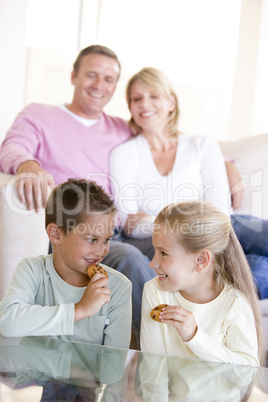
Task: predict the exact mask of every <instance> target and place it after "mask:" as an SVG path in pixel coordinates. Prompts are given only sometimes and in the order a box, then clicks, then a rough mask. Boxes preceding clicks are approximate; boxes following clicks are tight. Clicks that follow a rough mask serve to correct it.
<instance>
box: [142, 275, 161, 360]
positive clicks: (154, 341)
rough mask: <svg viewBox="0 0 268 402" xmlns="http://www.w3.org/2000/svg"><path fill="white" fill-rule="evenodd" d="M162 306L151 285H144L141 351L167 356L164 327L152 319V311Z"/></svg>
mask: <svg viewBox="0 0 268 402" xmlns="http://www.w3.org/2000/svg"><path fill="white" fill-rule="evenodd" d="M158 304H160V301H159V299H158V297H157V295H156V293H155V291H154V289H153V288H151V287H150V283H148V282H147V283H146V284H145V285H144V289H143V293H142V308H141V337H140V344H141V351H142V352H151V353H157V354H159V353H161V354H166V353H167V352H166V348H165V339H164V333H163V326H164V325H165V324H162V323H160V322H157V321H154V320H153V319H152V318H151V317H150V312H151V310H152V309H153V308H154V307H156V306H157V305H158Z"/></svg>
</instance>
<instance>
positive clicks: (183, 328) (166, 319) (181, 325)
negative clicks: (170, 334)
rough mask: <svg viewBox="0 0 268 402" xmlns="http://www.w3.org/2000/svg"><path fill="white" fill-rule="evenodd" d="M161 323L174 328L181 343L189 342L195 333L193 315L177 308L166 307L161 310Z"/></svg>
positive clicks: (195, 326) (195, 325)
mask: <svg viewBox="0 0 268 402" xmlns="http://www.w3.org/2000/svg"><path fill="white" fill-rule="evenodd" d="M159 318H160V320H161V322H163V323H165V324H168V325H171V326H172V327H174V328H176V330H177V331H178V333H179V335H180V336H181V339H182V340H183V342H189V341H190V340H191V339H192V338H193V337H194V335H195V334H196V331H197V324H196V321H195V318H194V316H193V314H192V313H191V312H190V311H188V310H185V309H184V308H182V307H179V306H168V307H165V308H163V309H162V312H161V314H160V317H159Z"/></svg>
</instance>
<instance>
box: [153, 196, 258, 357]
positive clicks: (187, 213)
mask: <svg viewBox="0 0 268 402" xmlns="http://www.w3.org/2000/svg"><path fill="white" fill-rule="evenodd" d="M158 224H159V225H160V224H165V225H166V226H167V228H168V230H169V231H171V233H173V235H174V236H175V238H176V239H177V241H178V243H180V244H181V245H182V246H183V247H184V249H185V250H186V251H188V252H190V253H197V252H199V251H201V250H202V249H207V250H209V251H210V252H211V253H212V256H213V260H212V261H213V266H214V271H213V277H214V283H215V286H216V289H218V290H219V291H220V290H221V289H222V288H223V286H224V285H225V284H230V285H231V286H233V287H234V288H235V289H238V290H239V291H241V292H242V293H243V294H244V295H245V296H246V298H247V300H248V302H249V304H250V306H251V307H252V310H253V313H254V317H255V325H256V330H257V335H258V344H259V360H260V364H263V363H264V342H263V329H262V319H261V312H260V308H259V301H258V296H257V290H256V287H255V284H254V280H253V276H252V273H251V270H250V267H249V264H248V262H247V259H246V257H245V254H244V251H243V249H242V247H241V245H240V243H239V241H238V239H237V237H236V235H235V232H234V230H233V227H232V222H231V219H230V217H229V216H227V215H226V214H225V213H223V212H221V211H220V210H219V209H218V208H216V207H215V206H214V205H212V204H210V203H208V202H205V201H193V202H182V203H178V204H172V205H169V206H167V207H165V208H164V209H163V210H162V211H161V212H160V213H159V214H158V216H157V217H156V219H155V225H156V227H157V225H158Z"/></svg>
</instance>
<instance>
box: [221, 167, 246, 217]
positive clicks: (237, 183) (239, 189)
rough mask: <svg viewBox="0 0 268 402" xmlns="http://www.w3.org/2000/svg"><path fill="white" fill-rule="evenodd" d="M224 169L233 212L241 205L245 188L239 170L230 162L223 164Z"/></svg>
mask: <svg viewBox="0 0 268 402" xmlns="http://www.w3.org/2000/svg"><path fill="white" fill-rule="evenodd" d="M225 167H226V172H227V177H228V182H229V187H230V191H231V198H232V207H233V209H234V210H235V209H237V208H239V207H240V205H241V203H242V199H243V194H244V190H245V187H244V183H243V181H242V179H241V175H240V173H239V170H238V169H237V167H236V166H235V164H234V163H232V162H225Z"/></svg>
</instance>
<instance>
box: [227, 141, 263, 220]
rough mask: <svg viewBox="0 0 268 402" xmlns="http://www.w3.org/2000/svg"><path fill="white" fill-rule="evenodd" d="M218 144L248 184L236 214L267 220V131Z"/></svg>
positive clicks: (245, 183)
mask: <svg viewBox="0 0 268 402" xmlns="http://www.w3.org/2000/svg"><path fill="white" fill-rule="evenodd" d="M219 144H220V147H221V150H222V152H223V154H225V155H227V156H229V157H230V158H231V159H233V160H234V163H235V164H236V166H237V168H238V170H239V172H240V174H241V177H242V180H243V183H244V185H245V192H244V195H243V199H242V204H241V206H240V207H239V208H238V209H236V210H235V213H236V214H240V215H243V214H245V215H252V216H256V217H258V218H261V219H268V158H267V147H268V133H267V134H260V135H256V136H253V137H248V138H244V139H241V140H237V141H228V142H220V143H219Z"/></svg>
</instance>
